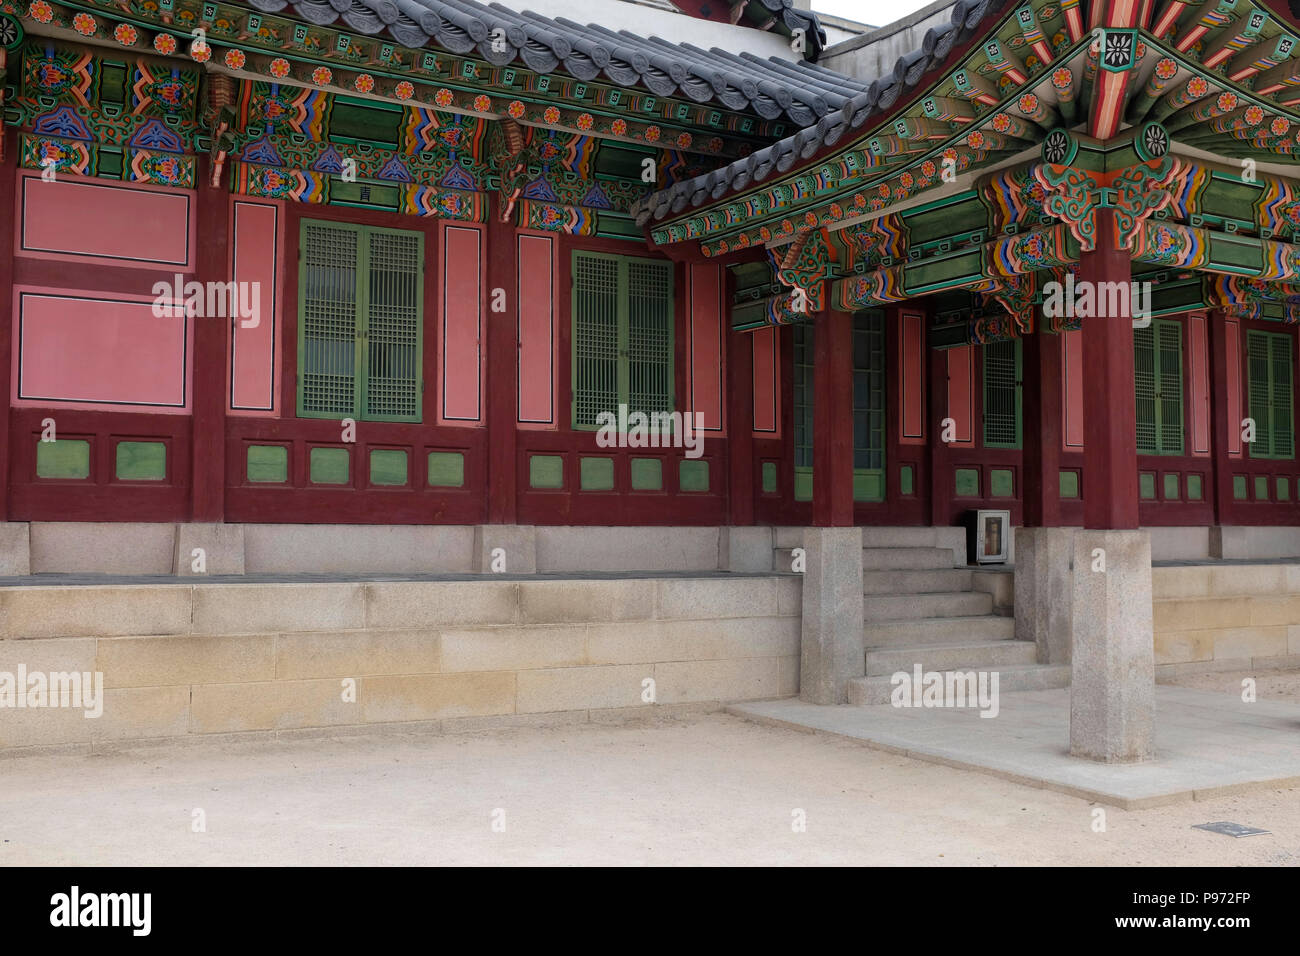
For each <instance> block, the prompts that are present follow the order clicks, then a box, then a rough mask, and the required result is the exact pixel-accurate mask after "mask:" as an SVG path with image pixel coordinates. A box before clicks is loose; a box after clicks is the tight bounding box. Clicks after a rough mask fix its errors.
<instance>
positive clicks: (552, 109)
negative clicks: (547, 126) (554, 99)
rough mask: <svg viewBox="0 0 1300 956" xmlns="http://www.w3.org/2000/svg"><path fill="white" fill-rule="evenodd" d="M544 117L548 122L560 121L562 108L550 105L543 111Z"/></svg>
mask: <svg viewBox="0 0 1300 956" xmlns="http://www.w3.org/2000/svg"><path fill="white" fill-rule="evenodd" d="M542 119H544V120H546V122H548V123H558V122H559V121H560V108H559V107H558V106H548V107H546V111H545V112H544V113H542Z"/></svg>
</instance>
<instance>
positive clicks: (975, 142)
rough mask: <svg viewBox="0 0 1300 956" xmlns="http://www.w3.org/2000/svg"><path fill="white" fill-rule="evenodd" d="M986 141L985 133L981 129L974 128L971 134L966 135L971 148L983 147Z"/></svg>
mask: <svg viewBox="0 0 1300 956" xmlns="http://www.w3.org/2000/svg"><path fill="white" fill-rule="evenodd" d="M986 142H987V140H986V139H985V138H984V134H983V133H981V132H980V131H979V130H972V131H971V134H970V135H969V136H967V137H966V143H967V145H969V146H970V148H971V149H983V148H984V144H985V143H986Z"/></svg>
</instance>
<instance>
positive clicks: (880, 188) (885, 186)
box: [876, 183, 889, 197]
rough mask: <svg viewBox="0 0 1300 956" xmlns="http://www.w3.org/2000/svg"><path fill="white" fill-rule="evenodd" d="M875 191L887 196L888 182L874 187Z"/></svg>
mask: <svg viewBox="0 0 1300 956" xmlns="http://www.w3.org/2000/svg"><path fill="white" fill-rule="evenodd" d="M876 192H878V193H880V195H882V196H885V197H888V196H889V183H881V184H880V185H879V186H878V187H876Z"/></svg>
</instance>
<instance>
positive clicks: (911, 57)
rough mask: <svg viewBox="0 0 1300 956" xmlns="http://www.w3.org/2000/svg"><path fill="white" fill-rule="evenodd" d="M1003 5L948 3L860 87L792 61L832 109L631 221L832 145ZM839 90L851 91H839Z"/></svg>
mask: <svg viewBox="0 0 1300 956" xmlns="http://www.w3.org/2000/svg"><path fill="white" fill-rule="evenodd" d="M1004 5H1005V0H957V2H956V3H954V4H953V7H952V17H951V20H950V22H948V23H946V24H944V25H943V26H941V27H932V28H931V29H930V30H928V31H927V32H926V34H925V39H924V40H923V41H922V44H921V47H920V48H919V49H916V50H913V51H912V52H911V53H905V54H904V55H903V56H900V57H899V58H898V60H897V61H896V62H895V63H894V69H893V71H892V72H891V73H889V74H888V75H885V76H880V77H877V78H876V79H875V80H873V81H872V82H871V84H870V85H869V86H867V87H865V88H863V87H861V86H860V84H859V83H858V81H856V80H850V79H849V78H848V77H844V76H841V75H840V74H838V73H835V72H832V71H831V70H827V69H823V68H822V67H818V66H813V65H811V64H807V63H805V64H800V65H798V66H792V69H795V70H798V71H799V72H800V73H802V74H805V75H808V80H807V81H806V82H808V83H809V84H810V86H811V84H814V83H820V84H821V85H819V86H812V87H811V88H815V89H818V90H820V91H822V92H823V93H825V94H826V95H828V96H834V95H835V94H834V91H833V90H828V89H827V87H831V86H838V88H839V90H840V91H842V92H841V94H840V95H839V96H838V97H837V98H836V99H834V100H829V99H828V102H830V103H831V105H832V111H831V112H829V113H826V114H825V115H823V116H822V117H821V118H820V119H818V120H817V122H816V123H815V124H812V125H809V126H807V127H806V128H805V129H801V130H799V132H797V133H795V134H794V135H792V136H787V137H786V138H785V139H782V140H780V141H778V142H776V143H773V144H772V145H771V146H768V147H765V148H764V149H760V150H756V151H755V152H753V153H751V154H750V155H749V156H746V157H744V158H743V159H738V160H736V161H735V162H733V163H731V164H729V165H727V166H723V167H722V168H720V169H715V170H714V171H713V172H710V173H704V174H703V175H700V176H696V177H695V178H693V179H686V180H683V181H682V182H680V183H676V184H674V185H672V186H669V187H668V188H666V189H661V190H659V191H658V192H655V193H651V194H650V195H649V196H647V197H646V198H645V199H643V200H641V201H640V202H639V203H637V204H636V206H634V207H633V211H634V213H635V215H636V222H637V224H638V225H641V226H644V225H645V224H646V223H647V222H649V221H650V220H651V219H655V220H658V219H663V218H665V217H667V216H671V215H676V214H678V213H681V212H682V211H684V210H685V209H687V208H688V207H695V206H701V205H703V204H704V203H706V202H708V201H709V200H716V199H721V198H722V197H723V196H725V195H726V194H727V193H729V192H732V191H736V190H741V189H744V188H745V187H746V186H748V185H750V184H751V183H755V182H759V181H761V180H763V179H765V178H767V177H768V176H770V175H771V174H772V172H773V171H776V172H782V173H784V172H788V171H789V170H790V169H791V168H793V167H794V166H795V165H796V164H797V163H799V162H800V161H803V160H808V159H811V158H812V156H813V155H814V154H815V153H816V152H817V151H818V150H820V149H822V148H823V147H827V146H834V145H835V144H836V143H838V142H839V141H840V140H841V139H842V138H843V137H844V135H845V134H846V133H848V132H851V131H853V130H858V129H860V128H861V127H863V126H864V125H865V124H866V122H867V120H868V119H871V118H872V117H879V115H880V114H882V113H887V112H888V111H889V110H891V109H892V108H893V107H894V106H895V105H896V104H897V103H898V102H899V101H900V99H904V98H905V97H906V95H907V94H908V93H909V92H910V91H912V90H913V89H914V88H915V87H916V86H917V84H918V83H919V82H920V81H921V78H922V77H923V76H925V74H926V73H928V72H929V71H930V70H932V69H934V68H935V67H938V66H940V65H942V64H943V63H944V62H945V61H946V60H947V59H948V57H949V56H950V55H951V54H952V51H953V50H954V49H956V48H957V46H958V45H959V44H961V43H963V42H965V41H966V40H969V39H970V38H971V36H972V35H973V34H976V33H978V32H981V27H983V28H987V27H988V24H987V23H985V22H984V21H985V19H986V18H991V16H992V15H993V14H995V13H997V11H998V10H1000V9H1001V8H1002V7H1003V6H1004ZM843 92H849V93H851V95H848V96H844V95H843Z"/></svg>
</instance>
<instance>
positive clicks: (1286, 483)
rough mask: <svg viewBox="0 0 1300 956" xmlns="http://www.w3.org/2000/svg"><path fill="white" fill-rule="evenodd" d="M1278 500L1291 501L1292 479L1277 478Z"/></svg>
mask: <svg viewBox="0 0 1300 956" xmlns="http://www.w3.org/2000/svg"><path fill="white" fill-rule="evenodd" d="M1277 500H1278V501H1290V500H1291V479H1290V478H1287V477H1286V476H1285V475H1278V476H1277Z"/></svg>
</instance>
